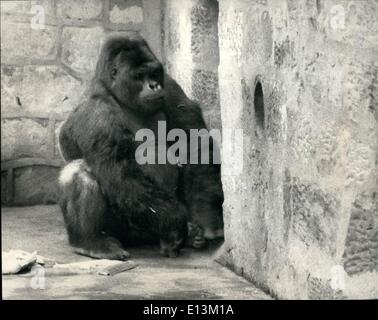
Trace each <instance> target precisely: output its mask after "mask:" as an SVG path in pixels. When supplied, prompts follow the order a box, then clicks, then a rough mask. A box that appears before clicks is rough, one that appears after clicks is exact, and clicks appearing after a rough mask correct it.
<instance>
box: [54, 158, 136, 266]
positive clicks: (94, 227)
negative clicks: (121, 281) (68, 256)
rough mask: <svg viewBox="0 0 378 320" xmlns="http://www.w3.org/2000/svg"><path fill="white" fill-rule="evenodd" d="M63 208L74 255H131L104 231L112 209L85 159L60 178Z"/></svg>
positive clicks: (65, 168)
mask: <svg viewBox="0 0 378 320" xmlns="http://www.w3.org/2000/svg"><path fill="white" fill-rule="evenodd" d="M59 184H60V187H61V190H62V195H61V199H60V206H61V209H62V212H63V216H64V221H65V224H66V228H67V233H68V239H69V242H70V244H71V245H72V246H73V247H74V248H75V252H76V253H78V254H82V255H85V256H90V257H93V258H98V259H115V260H124V259H126V258H128V257H129V254H128V253H127V252H126V251H125V250H123V249H122V245H121V244H120V242H119V241H118V240H116V239H115V238H112V237H109V236H106V235H105V234H104V229H105V226H106V218H107V215H108V216H109V209H108V206H107V203H106V200H105V198H104V196H103V194H102V192H101V189H100V186H99V184H98V183H97V181H96V179H95V178H94V176H93V175H92V174H91V172H90V168H89V167H88V166H87V164H86V163H85V161H84V160H81V159H80V160H75V161H72V162H71V163H69V164H68V165H67V166H66V167H64V168H63V170H62V172H61V174H60V176H59Z"/></svg>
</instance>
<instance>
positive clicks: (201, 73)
mask: <svg viewBox="0 0 378 320" xmlns="http://www.w3.org/2000/svg"><path fill="white" fill-rule="evenodd" d="M192 84H193V89H192V92H193V98H194V100H197V101H198V102H199V103H200V105H201V108H202V110H203V111H204V112H210V111H213V110H219V95H218V76H217V74H216V73H214V72H211V71H205V70H194V72H193V75H192Z"/></svg>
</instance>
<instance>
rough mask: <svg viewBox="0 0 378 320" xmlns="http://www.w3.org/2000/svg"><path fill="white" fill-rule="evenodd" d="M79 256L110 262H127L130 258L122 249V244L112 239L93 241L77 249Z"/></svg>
mask: <svg viewBox="0 0 378 320" xmlns="http://www.w3.org/2000/svg"><path fill="white" fill-rule="evenodd" d="M74 250H75V252H76V253H77V254H80V255H83V256H87V257H91V258H95V259H109V260H122V261H123V260H126V259H128V258H130V254H129V253H128V252H127V251H126V250H124V249H123V248H122V245H121V243H120V242H119V241H118V240H116V239H114V238H111V237H106V238H104V239H96V240H93V241H92V242H91V243H90V244H88V245H85V246H82V247H75V249H74Z"/></svg>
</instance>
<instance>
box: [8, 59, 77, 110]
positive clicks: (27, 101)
mask: <svg viewBox="0 0 378 320" xmlns="http://www.w3.org/2000/svg"><path fill="white" fill-rule="evenodd" d="M83 90H84V86H83V82H82V81H79V80H76V79H75V78H73V77H72V76H70V75H69V74H67V73H66V72H65V71H63V70H62V69H61V68H59V67H57V66H20V67H16V66H10V65H3V66H2V67H1V100H2V101H1V104H2V110H1V111H2V113H6V112H11V111H13V112H21V111H29V112H32V113H33V112H40V113H42V114H43V113H44V114H46V115H48V113H49V112H50V111H55V112H58V113H60V112H64V111H69V110H71V109H72V108H73V107H75V106H76V105H77V103H78V101H79V99H80V96H81V94H82V92H83Z"/></svg>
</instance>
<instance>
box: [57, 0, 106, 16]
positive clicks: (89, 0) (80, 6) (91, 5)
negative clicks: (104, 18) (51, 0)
mask: <svg viewBox="0 0 378 320" xmlns="http://www.w3.org/2000/svg"><path fill="white" fill-rule="evenodd" d="M56 8H57V9H56V10H57V15H58V17H59V18H63V19H78V20H83V19H95V18H99V17H101V15H102V8H103V1H101V0H68V1H67V0H58V1H57V4H56Z"/></svg>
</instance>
